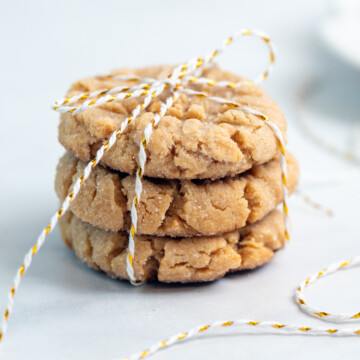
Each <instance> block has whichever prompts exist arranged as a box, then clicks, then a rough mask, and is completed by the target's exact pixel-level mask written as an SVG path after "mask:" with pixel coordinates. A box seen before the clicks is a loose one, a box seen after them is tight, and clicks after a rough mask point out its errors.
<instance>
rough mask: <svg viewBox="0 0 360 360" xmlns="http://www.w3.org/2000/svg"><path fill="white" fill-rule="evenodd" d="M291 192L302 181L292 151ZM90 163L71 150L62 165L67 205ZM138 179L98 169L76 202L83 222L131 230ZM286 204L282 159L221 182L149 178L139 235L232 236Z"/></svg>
mask: <svg viewBox="0 0 360 360" xmlns="http://www.w3.org/2000/svg"><path fill="white" fill-rule="evenodd" d="M286 159H287V166H288V190H289V192H290V193H291V192H292V191H293V190H294V189H295V187H296V185H297V183H298V178H299V168H298V164H297V161H296V159H295V157H294V156H293V155H292V154H290V153H288V154H287V156H286ZM85 165H86V163H84V162H83V161H81V160H78V159H77V158H75V157H74V156H73V155H71V153H69V152H67V153H66V154H65V155H64V156H63V157H62V158H61V159H60V162H59V164H58V167H57V175H56V180H55V190H56V192H57V195H58V197H59V198H60V200H61V201H63V200H64V199H65V197H66V195H67V194H68V192H69V191H70V190H71V187H72V186H73V184H74V183H75V181H76V179H77V178H78V177H79V176H80V175H81V173H82V171H83V169H84V167H85ZM134 187H135V178H134V177H133V176H129V175H126V174H122V173H119V172H116V171H112V170H109V169H106V168H104V167H102V166H98V167H97V168H95V169H94V170H93V171H92V174H91V175H90V177H89V178H88V179H87V181H86V182H85V183H84V184H83V185H82V188H81V190H80V192H79V194H78V196H77V197H76V199H75V200H74V201H73V202H72V203H71V209H72V211H73V213H74V214H75V215H76V216H77V217H79V218H80V219H81V220H83V221H86V222H88V223H90V224H92V225H95V226H98V227H101V228H104V229H107V230H113V231H118V230H129V228H130V210H131V205H132V203H131V202H132V199H133V198H134ZM282 200H283V194H282V184H281V169H280V163H279V160H278V159H274V160H270V161H269V162H267V163H266V164H263V165H258V166H255V167H253V168H252V169H251V170H248V171H247V172H246V173H244V174H242V175H238V176H234V177H227V178H225V179H219V180H216V181H208V180H198V181H191V180H182V181H179V180H160V179H150V178H144V179H143V192H142V196H141V200H140V205H139V207H138V224H137V233H138V234H147V235H169V236H193V235H214V234H221V233H224V232H229V231H232V230H235V229H238V228H241V227H243V226H245V225H246V223H253V222H255V221H257V220H259V219H261V218H262V217H264V216H265V215H266V214H267V213H269V212H270V211H271V210H273V209H274V208H275V207H276V206H277V205H278V204H279V203H280V202H281V201H282Z"/></svg>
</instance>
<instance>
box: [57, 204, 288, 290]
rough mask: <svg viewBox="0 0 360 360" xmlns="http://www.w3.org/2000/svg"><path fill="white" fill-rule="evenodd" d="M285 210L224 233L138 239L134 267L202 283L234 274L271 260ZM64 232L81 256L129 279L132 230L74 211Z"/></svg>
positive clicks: (279, 243)
mask: <svg viewBox="0 0 360 360" xmlns="http://www.w3.org/2000/svg"><path fill="white" fill-rule="evenodd" d="M284 230H285V229H284V219H283V214H282V213H281V212H280V211H279V210H273V211H272V212H270V213H269V214H268V215H267V216H265V217H264V218H263V219H262V220H260V221H258V222H256V223H254V224H251V225H247V226H245V227H243V228H241V229H240V230H236V231H232V232H228V233H225V234H222V235H218V236H200V237H190V238H170V237H156V236H136V237H135V257H134V271H135V276H136V278H137V279H138V280H142V281H144V280H154V279H157V280H158V281H161V282H182V283H187V282H201V281H212V280H215V279H218V278H221V277H223V276H224V275H225V274H226V273H228V272H233V271H238V270H246V269H254V268H256V267H258V266H261V265H263V264H265V263H267V262H268V261H269V260H271V259H272V257H273V256H274V252H275V250H278V249H280V248H282V247H283V245H284V242H285V235H284ZM60 231H61V236H62V238H63V240H64V241H65V243H66V244H67V245H68V246H69V247H70V248H72V249H73V250H74V252H75V254H76V256H77V257H78V258H79V259H80V260H82V261H83V262H85V263H86V264H87V265H89V266H90V267H92V268H94V269H96V270H102V271H104V272H105V273H107V274H108V275H109V276H111V277H114V278H120V279H128V275H127V273H126V255H127V244H128V233H127V232H124V231H119V232H112V231H106V230H102V229H99V228H96V227H94V226H92V225H90V224H88V223H85V222H83V221H82V220H80V219H79V218H77V217H76V216H75V215H74V214H72V213H71V212H70V211H69V212H68V213H67V214H65V215H64V217H63V218H62V219H61V221H60Z"/></svg>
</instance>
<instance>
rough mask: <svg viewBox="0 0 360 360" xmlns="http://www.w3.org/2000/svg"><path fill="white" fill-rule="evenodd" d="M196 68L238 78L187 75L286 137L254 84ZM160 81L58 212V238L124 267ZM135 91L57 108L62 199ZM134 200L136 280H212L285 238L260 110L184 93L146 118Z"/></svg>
mask: <svg viewBox="0 0 360 360" xmlns="http://www.w3.org/2000/svg"><path fill="white" fill-rule="evenodd" d="M171 70H172V68H171V67H168V66H161V67H160V66H159V67H151V68H145V69H138V70H130V69H125V70H120V71H117V72H115V74H135V75H137V76H140V77H152V78H158V79H162V78H165V77H166V76H167V75H168V74H169V73H170V72H171ZM203 76H204V77H206V78H210V79H213V80H215V81H221V80H228V81H232V82H239V81H243V84H242V85H241V86H238V87H235V88H226V89H225V88H218V87H215V86H209V85H195V84H193V85H192V88H194V89H196V90H201V91H205V92H207V93H208V94H209V95H212V96H221V97H224V98H227V99H230V100H233V101H236V102H237V103H239V104H241V105H244V106H248V107H250V108H252V109H254V110H257V111H260V112H262V113H264V114H266V115H267V116H268V117H269V119H270V121H272V122H273V123H275V124H276V125H277V126H278V127H279V129H280V131H281V132H282V135H283V137H284V138H286V120H285V117H284V115H283V114H282V112H281V110H280V109H279V108H278V106H277V105H276V104H275V103H274V101H272V100H271V99H270V98H269V97H268V96H267V95H266V94H265V92H264V91H263V90H262V89H261V88H260V87H258V86H255V85H253V84H250V83H248V82H246V81H244V79H243V78H240V77H238V76H236V75H234V74H232V73H229V72H225V71H222V70H220V69H219V68H217V67H213V68H210V69H207V70H205V72H204V74H203ZM121 85H131V83H129V82H124V81H120V80H115V79H112V78H109V77H95V78H88V79H85V80H81V81H79V82H77V83H75V84H74V85H73V86H72V87H71V89H70V91H69V92H68V94H67V96H68V97H71V96H74V95H78V94H81V93H84V92H92V91H96V90H100V89H109V88H113V87H115V86H121ZM168 95H169V93H168V92H165V93H164V94H163V95H161V96H160V97H159V98H155V99H154V100H153V102H152V103H151V105H150V106H149V107H148V108H147V110H144V111H143V112H142V113H141V114H140V115H139V117H138V118H137V119H136V120H134V121H133V122H132V123H130V125H129V126H128V128H127V130H126V131H125V132H124V133H123V134H122V135H120V136H119V137H118V139H117V142H116V143H115V145H114V146H113V147H112V148H111V149H110V150H109V151H108V152H107V153H106V154H105V155H104V157H103V158H102V160H101V163H100V165H98V166H97V167H95V168H94V169H93V171H92V173H91V175H90V177H89V178H88V179H87V180H86V181H85V182H84V183H83V184H82V187H81V189H80V192H79V194H78V196H77V197H76V198H75V199H74V200H73V201H72V203H71V211H69V212H68V213H67V214H65V215H64V217H63V218H62V221H61V222H60V229H61V235H62V237H63V239H64V241H65V243H66V244H67V245H68V246H69V247H71V248H72V249H73V250H74V251H75V254H76V255H77V256H78V257H79V258H80V259H81V260H82V261H84V262H86V263H87V264H88V265H89V266H91V267H93V268H95V269H98V270H103V271H105V272H106V273H107V274H108V275H110V276H112V277H117V278H121V279H128V275H127V272H126V256H127V245H128V231H129V228H130V224H131V217H130V210H131V206H132V201H133V198H134V195H135V189H134V187H135V176H134V174H135V172H136V169H137V167H138V164H139V159H138V152H139V143H140V141H141V139H142V137H143V132H144V129H145V126H146V125H147V124H148V123H150V122H151V121H152V119H153V117H154V113H156V112H157V111H159V108H160V105H161V101H163V100H164V99H165V98H166V97H167V96H168ZM141 101H142V98H141V97H140V98H129V99H126V100H123V101H120V102H111V103H107V104H105V105H102V106H100V107H98V108H95V109H91V110H87V111H85V112H82V113H79V114H77V115H73V114H71V113H65V114H62V115H61V120H60V125H59V140H60V142H61V144H62V145H63V146H64V147H65V148H66V149H67V152H66V153H65V155H64V156H63V157H62V158H61V159H60V162H59V164H58V168H57V175H56V181H55V188H56V192H57V195H58V197H59V199H60V200H61V201H63V200H64V199H65V197H66V195H67V194H68V192H69V191H71V188H72V186H73V185H74V183H75V181H76V179H77V178H78V177H79V176H81V174H82V171H83V169H84V167H85V166H86V163H87V161H89V160H90V159H91V158H92V157H93V156H94V155H95V153H96V151H97V150H98V149H99V148H100V146H101V145H102V144H103V142H104V140H105V139H107V138H108V137H109V136H110V134H111V133H112V132H113V131H114V130H116V129H118V128H119V127H120V125H121V123H122V122H123V121H124V119H125V118H126V117H127V116H129V115H130V114H131V112H132V110H133V109H134V108H135V107H136V106H137V105H138V104H139V103H140V102H141ZM146 152H147V163H146V165H145V172H144V177H143V179H142V183H143V191H142V195H141V200H140V203H139V206H138V223H137V232H136V236H135V257H134V262H133V267H134V272H135V277H136V278H137V279H138V280H150V279H158V280H159V281H162V282H196V281H211V280H214V279H217V278H220V277H223V276H224V275H225V274H226V273H228V272H233V271H238V270H243V269H252V268H255V267H257V266H260V265H262V264H264V263H266V262H268V261H269V260H270V259H271V258H272V257H273V255H274V252H275V251H276V250H278V249H280V248H281V247H282V246H283V245H284V242H285V228H284V218H283V214H282V212H281V211H280V210H277V206H278V205H279V204H280V203H281V202H282V200H283V193H282V180H281V168H280V161H279V157H278V152H279V150H278V143H277V139H276V137H275V135H274V133H273V131H272V130H271V128H270V127H269V126H268V125H267V124H266V123H265V122H264V121H263V120H262V119H260V118H259V117H257V116H254V115H251V114H246V113H244V112H243V111H241V110H238V109H234V108H230V107H229V106H227V105H221V104H218V103H214V102H211V101H208V100H205V99H201V98H195V97H190V96H187V95H185V94H182V95H181V96H180V98H179V99H178V100H177V101H176V103H175V104H174V105H173V107H172V108H171V109H169V111H168V113H167V114H166V116H164V118H163V119H162V120H161V122H160V123H159V125H158V126H157V127H156V128H155V129H154V131H153V134H152V137H151V141H150V142H149V144H148V145H147V147H146ZM286 161H287V166H288V183H287V186H288V190H289V192H290V193H291V192H292V191H293V190H294V189H295V187H296V185H297V182H298V176H299V170H298V166H297V162H296V160H295V158H294V157H293V156H292V155H291V154H289V153H288V154H287V155H286Z"/></svg>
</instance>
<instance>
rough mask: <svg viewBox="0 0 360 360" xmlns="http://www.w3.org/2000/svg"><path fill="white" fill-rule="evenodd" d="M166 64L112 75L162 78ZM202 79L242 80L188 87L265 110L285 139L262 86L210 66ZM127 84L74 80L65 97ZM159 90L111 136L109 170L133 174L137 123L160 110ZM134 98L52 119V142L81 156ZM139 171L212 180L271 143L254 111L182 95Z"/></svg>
mask: <svg viewBox="0 0 360 360" xmlns="http://www.w3.org/2000/svg"><path fill="white" fill-rule="evenodd" d="M171 70H172V67H170V66H157V67H148V68H144V69H135V70H131V69H123V70H118V71H115V72H114V74H135V75H138V76H142V77H153V78H158V79H162V78H165V77H166V76H167V75H168V74H169V73H170V72H171ZM203 76H204V77H207V78H210V79H213V80H215V81H221V80H228V81H233V82H238V81H242V80H243V81H244V85H242V86H240V87H237V88H233V89H229V88H227V89H223V88H217V87H216V86H208V85H195V84H193V85H191V88H193V89H195V90H201V91H205V92H207V93H208V94H209V95H211V96H221V97H224V98H227V99H231V100H232V101H236V102H237V103H239V104H240V105H243V106H247V107H250V108H252V109H254V110H257V111H260V112H262V113H264V114H265V115H267V116H268V117H269V119H270V120H271V121H272V122H274V123H275V124H276V125H277V126H278V127H279V129H280V130H281V132H282V134H283V137H284V138H286V120H285V117H284V115H283V113H282V112H281V110H280V109H279V107H278V106H277V105H276V103H275V102H274V101H273V100H271V99H270V98H269V96H268V95H267V94H266V93H265V92H264V90H263V89H262V88H260V87H259V86H256V85H249V83H248V82H247V81H246V80H245V79H243V78H241V77H239V76H237V75H234V74H232V73H229V72H225V71H222V70H220V69H219V68H218V67H214V68H210V69H207V70H205V72H204V73H203ZM120 85H130V86H132V85H134V83H133V82H124V81H119V80H114V79H109V78H108V77H94V78H87V79H83V80H80V81H78V82H76V83H75V84H73V85H72V87H71V88H70V90H69V92H68V93H67V97H71V96H74V95H78V94H80V93H83V92H88V91H90V92H91V91H95V90H100V89H104V88H112V87H114V86H120ZM168 95H169V91H168V90H167V91H165V92H164V94H163V95H161V96H160V97H159V98H155V99H154V100H153V102H152V104H151V105H150V106H149V107H148V108H147V109H146V110H144V111H143V112H142V113H141V115H140V116H139V117H138V118H137V119H136V120H134V121H133V122H131V123H130V124H129V126H128V128H127V130H126V131H125V132H124V133H123V134H122V135H120V136H119V137H118V139H117V142H116V144H115V145H114V146H113V147H112V148H111V149H110V150H109V151H108V152H107V153H106V154H105V155H104V157H103V158H102V160H101V162H102V163H103V164H104V165H106V166H109V167H111V168H113V169H116V170H119V171H122V172H126V173H128V174H134V172H135V171H136V169H137V167H138V164H139V161H138V152H139V142H140V141H141V139H142V137H143V132H144V128H145V126H146V125H147V124H148V123H150V122H151V121H152V119H153V117H154V113H156V112H157V111H159V109H160V101H163V100H164V99H165V98H166V97H167V96H168ZM141 100H142V98H137V99H135V98H129V99H126V100H123V101H120V102H111V103H108V104H105V105H102V106H100V107H98V108H95V109H90V110H87V111H85V112H83V113H80V114H77V115H72V114H70V113H66V114H62V115H61V116H60V124H59V141H60V143H61V144H62V145H63V146H64V147H65V148H66V149H68V150H70V151H71V152H72V153H74V154H75V155H76V156H78V157H79V158H81V159H83V160H89V159H90V158H91V157H92V156H94V155H95V153H96V151H97V149H98V148H99V147H100V146H101V145H102V143H103V141H104V140H105V139H107V138H108V137H109V136H110V135H111V133H112V132H113V131H115V130H116V129H118V128H120V124H121V123H122V122H123V121H124V120H125V118H126V117H127V116H128V115H130V113H131V111H132V110H133V109H134V108H135V107H136V106H137V105H138V104H139V102H140V101H141ZM146 153H147V162H146V166H145V175H147V176H150V177H157V178H168V179H216V178H223V177H225V176H228V175H235V174H239V173H241V172H244V171H246V170H248V169H250V168H251V167H252V166H254V165H258V164H262V163H265V162H267V161H269V160H270V159H272V158H274V157H275V156H276V155H277V154H278V145H277V140H276V137H275V135H274V134H273V131H272V130H271V129H270V127H269V126H268V125H267V124H266V123H265V122H264V120H261V119H260V118H259V117H257V116H255V115H250V114H246V113H244V112H243V111H241V110H238V109H234V108H230V107H229V106H227V105H220V104H217V103H214V102H211V101H208V100H204V99H201V98H196V97H189V96H187V95H185V94H182V95H181V96H180V98H179V99H178V100H177V101H176V102H175V104H174V106H173V107H172V108H171V109H169V111H168V112H167V114H166V115H165V116H164V117H163V119H162V120H161V121H160V123H159V124H158V126H157V127H156V128H155V129H154V131H153V134H152V137H151V140H150V143H149V144H148V145H147V147H146Z"/></svg>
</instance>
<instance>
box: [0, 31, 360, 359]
mask: <svg viewBox="0 0 360 360" xmlns="http://www.w3.org/2000/svg"><path fill="white" fill-rule="evenodd" d="M247 35H252V36H255V37H258V38H260V39H262V40H263V41H265V43H266V44H267V45H268V48H269V51H270V63H269V67H268V69H267V70H266V71H265V72H264V73H263V74H262V75H261V76H260V77H258V78H256V79H255V80H254V83H260V82H261V81H263V80H265V79H266V78H267V77H268V75H269V74H270V72H271V70H272V68H273V64H274V60H275V51H274V47H273V44H272V42H271V40H270V38H269V37H268V36H267V35H266V34H265V33H263V32H261V31H258V30H249V29H245V30H241V31H239V32H237V33H236V34H234V35H233V36H232V37H230V38H227V39H226V40H225V41H224V42H223V43H222V45H221V46H220V47H219V48H218V49H216V50H214V51H213V52H211V53H209V54H208V55H207V56H205V57H204V58H195V59H192V60H190V61H189V62H187V63H184V64H182V65H179V66H177V67H176V68H175V69H174V70H173V72H172V73H171V74H170V75H169V77H168V78H167V79H162V80H155V79H150V78H139V77H137V76H131V75H130V76H124V75H107V76H108V77H109V78H114V79H119V80H123V81H139V82H140V84H138V85H135V86H132V87H125V86H121V87H115V88H112V89H104V90H99V91H95V92H92V93H84V94H80V95H77V96H74V97H72V98H65V99H61V100H59V101H57V102H56V103H54V104H53V106H52V108H53V110H55V111H57V112H60V113H65V112H69V113H72V114H77V113H80V112H83V111H86V110H87V109H92V108H95V107H98V106H101V105H103V104H105V103H108V102H113V101H121V100H123V99H128V98H131V97H133V98H135V97H139V96H144V98H143V101H142V103H141V104H139V105H138V106H136V108H135V109H134V110H133V111H132V113H131V115H130V116H128V117H127V118H126V119H125V120H124V121H123V123H122V124H121V126H120V128H119V129H118V130H116V131H114V132H113V133H112V134H111V136H110V138H109V139H108V140H107V141H105V142H104V144H103V145H102V146H101V147H100V149H99V150H98V151H97V152H96V156H95V157H94V158H93V159H92V160H91V161H90V162H89V163H88V164H87V166H86V167H85V169H84V171H83V174H82V175H81V176H80V177H79V178H78V179H77V181H76V182H75V185H74V187H73V189H72V191H71V192H70V193H69V194H68V195H67V197H66V199H65V201H64V202H63V203H62V205H61V207H60V209H59V210H58V211H57V212H56V213H55V214H54V215H53V216H52V218H51V219H50V223H49V225H48V226H47V227H46V228H44V229H43V231H42V232H41V234H40V235H39V237H38V239H37V241H36V244H35V245H34V246H33V247H32V248H31V249H30V250H29V252H28V253H27V254H26V256H25V258H24V261H23V264H22V265H21V267H20V268H19V269H18V271H17V273H16V276H15V279H14V282H13V286H12V287H11V290H10V292H9V299H8V304H7V306H6V308H5V312H4V315H3V319H2V325H1V329H0V343H1V342H2V340H3V337H4V335H5V333H6V330H7V325H8V319H9V317H10V315H11V313H12V310H13V305H14V297H15V293H16V291H17V289H18V287H19V284H20V281H21V279H22V277H23V275H24V274H25V272H26V271H27V270H28V269H29V267H30V265H31V262H32V259H33V257H34V256H35V254H36V253H37V252H38V251H39V250H40V248H41V246H42V245H43V244H44V242H45V239H46V236H47V235H48V234H49V233H50V232H51V231H52V230H53V229H54V228H55V226H56V224H57V222H58V219H59V218H60V217H62V216H63V215H64V214H65V212H66V211H67V210H68V208H69V206H70V203H71V202H72V201H73V200H74V199H75V197H76V196H77V194H78V193H79V190H80V187H81V185H82V183H83V182H84V181H85V180H86V179H87V178H88V177H89V175H90V173H91V171H92V168H94V167H95V166H96V165H97V164H98V163H99V162H100V160H101V159H102V157H103V155H104V154H105V153H106V152H107V151H108V150H109V149H110V148H111V147H112V146H113V145H114V144H115V142H116V139H117V137H118V136H119V135H121V134H122V133H123V132H124V131H125V129H126V128H127V126H128V125H129V124H130V123H131V122H132V121H134V120H135V119H136V118H137V116H138V115H139V114H140V112H141V111H142V110H143V109H146V108H147V107H148V106H149V104H150V103H151V101H152V100H153V99H154V98H155V97H157V96H159V95H160V94H161V93H162V92H163V91H164V89H165V88H170V89H171V95H170V96H169V97H168V98H167V99H166V100H165V102H164V103H162V104H161V107H160V111H159V112H158V113H156V114H155V116H154V119H153V121H152V122H151V123H150V124H148V126H146V128H145V130H144V137H143V139H142V141H141V142H140V144H139V163H140V165H139V167H138V170H137V172H136V182H135V196H134V199H133V204H132V208H131V227H130V231H129V244H128V256H127V273H128V276H129V279H130V281H131V283H132V284H134V285H137V284H139V283H140V282H139V281H138V280H137V279H136V277H135V274H134V269H133V259H134V255H135V254H134V251H135V249H134V237H135V234H136V227H137V207H138V204H139V202H140V198H141V192H142V184H141V179H142V176H143V174H144V170H145V164H146V146H147V144H148V143H149V141H150V138H151V134H152V130H153V128H154V127H155V126H156V125H157V124H158V123H159V122H160V120H161V119H162V117H163V116H164V115H165V114H166V112H167V110H168V109H169V108H170V107H171V106H172V105H173V103H174V102H175V101H176V100H177V98H178V96H179V95H180V93H182V92H183V93H186V94H188V95H191V96H199V97H203V98H205V99H207V100H210V101H215V102H217V103H221V104H225V105H227V106H229V107H233V108H237V109H239V110H242V111H244V112H245V113H248V114H252V115H255V116H258V117H259V118H261V119H262V120H264V121H265V122H266V123H267V124H268V125H269V126H270V128H271V129H272V130H273V132H274V134H275V136H276V138H277V140H278V144H279V149H280V163H281V169H282V184H283V211H284V218H285V237H286V238H287V239H289V224H288V206H287V199H288V193H287V187H286V186H287V171H286V161H285V143H284V140H283V138H282V134H281V132H280V130H279V129H278V127H277V126H276V124H274V123H272V122H271V121H270V120H269V118H268V117H267V116H266V115H265V114H262V113H260V112H258V111H256V110H254V109H251V108H248V107H245V106H241V105H239V104H237V103H235V102H233V101H230V100H227V99H224V98H220V97H214V96H208V95H207V94H206V93H203V92H198V91H194V90H191V89H186V88H185V86H186V85H188V84H190V83H199V84H206V85H209V86H219V87H229V88H236V87H239V86H242V85H243V84H244V82H240V83H233V82H228V81H219V82H216V81H213V80H211V79H206V78H203V77H200V76H201V73H202V71H203V70H204V67H205V65H208V64H210V63H211V62H212V60H213V59H214V57H215V56H217V55H219V54H220V53H222V52H223V51H224V49H225V48H226V47H227V46H228V45H229V44H231V43H232V42H234V41H235V40H237V39H238V38H240V37H242V36H247ZM247 83H248V84H252V82H247ZM79 101H82V103H81V104H80V105H78V106H71V105H73V104H75V103H77V102H79ZM359 263H360V257H358V258H355V259H353V260H350V261H341V262H339V263H336V264H333V265H331V266H329V267H328V268H326V269H324V270H322V271H320V272H319V273H317V274H315V275H313V276H311V277H310V278H308V279H307V280H305V281H304V282H303V283H302V284H300V286H299V287H298V289H297V290H296V294H295V297H296V300H297V302H298V304H299V306H300V308H301V309H302V310H303V311H304V312H306V313H307V314H310V315H312V316H315V317H317V318H321V319H323V320H329V321H338V322H344V321H352V320H356V319H359V318H360V312H359V313H355V314H330V313H327V312H325V311H321V310H319V309H317V308H315V307H313V306H312V305H310V304H308V303H307V302H306V299H305V295H304V291H305V288H306V287H307V286H309V285H310V284H311V283H313V282H314V281H315V280H317V279H319V278H320V277H323V276H325V275H328V274H331V273H333V272H335V271H337V270H339V269H344V268H349V267H352V266H355V265H359ZM229 326H256V327H257V328H263V329H271V330H273V329H277V330H278V329H281V330H282V331H283V332H284V331H285V332H287V333H289V334H312V335H324V334H325V335H338V336H339V335H340V336H348V335H360V329H356V328H351V329H334V328H311V327H307V326H300V325H285V324H281V323H278V322H271V321H255V320H244V319H241V320H228V321H217V322H214V323H212V324H209V325H201V326H198V327H196V328H193V329H191V330H189V331H188V332H184V333H181V334H177V335H174V336H172V337H170V338H169V339H167V340H164V341H161V342H159V343H157V344H155V345H154V346H152V347H150V348H149V349H147V350H144V351H142V352H141V353H139V354H134V355H132V356H130V357H129V358H126V359H143V358H145V357H147V356H149V355H152V354H154V353H156V352H157V351H159V350H161V349H164V348H168V347H170V346H171V345H173V344H175V343H177V342H180V341H183V340H185V339H189V338H191V337H193V336H195V335H197V334H199V333H204V332H208V331H209V330H211V329H214V328H219V327H229Z"/></svg>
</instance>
